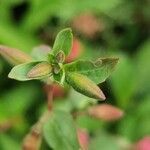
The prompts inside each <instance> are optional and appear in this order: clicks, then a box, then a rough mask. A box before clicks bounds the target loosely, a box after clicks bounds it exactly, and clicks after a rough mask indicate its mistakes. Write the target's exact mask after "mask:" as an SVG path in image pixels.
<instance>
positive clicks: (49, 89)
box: [22, 84, 53, 150]
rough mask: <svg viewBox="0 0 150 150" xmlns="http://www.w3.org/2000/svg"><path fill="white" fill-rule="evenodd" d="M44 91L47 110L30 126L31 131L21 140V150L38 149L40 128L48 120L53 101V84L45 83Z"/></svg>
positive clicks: (40, 136)
mask: <svg viewBox="0 0 150 150" xmlns="http://www.w3.org/2000/svg"><path fill="white" fill-rule="evenodd" d="M46 93H47V100H48V111H46V112H45V113H44V114H43V115H42V116H41V118H40V119H39V121H38V122H37V123H36V124H35V125H34V126H33V127H32V128H31V131H30V132H29V133H28V134H27V135H26V137H25V139H24V141H23V148H22V149H23V150H39V148H40V145H41V141H42V129H43V126H44V124H45V122H46V121H47V120H48V118H49V116H50V113H51V110H52V107H53V105H52V103H53V86H52V85H51V84H47V85H46Z"/></svg>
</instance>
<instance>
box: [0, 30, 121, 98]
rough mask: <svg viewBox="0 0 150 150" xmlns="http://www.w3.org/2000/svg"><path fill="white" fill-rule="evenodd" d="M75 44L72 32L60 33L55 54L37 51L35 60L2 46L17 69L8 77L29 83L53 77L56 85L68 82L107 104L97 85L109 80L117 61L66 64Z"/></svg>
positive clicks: (3, 53) (4, 53)
mask: <svg viewBox="0 0 150 150" xmlns="http://www.w3.org/2000/svg"><path fill="white" fill-rule="evenodd" d="M72 41H73V36H72V31H71V29H70V28H67V29H64V30H62V31H60V32H59V33H58V35H57V37H56V39H55V42H54V45H53V48H52V50H51V51H50V48H47V50H48V51H47V52H46V53H45V51H43V52H42V50H43V49H42V48H37V51H36V53H35V52H34V56H33V58H32V57H30V56H28V55H27V54H25V53H23V52H21V51H19V50H17V49H12V48H8V47H6V46H0V54H1V55H2V56H3V57H4V58H5V59H7V60H8V61H9V62H11V63H12V64H15V65H16V66H15V67H14V68H13V69H12V70H11V72H10V73H9V77H10V78H13V79H16V80H19V81H26V80H33V79H40V80H41V79H47V78H49V77H53V79H54V81H57V82H59V83H60V84H62V85H64V84H65V82H67V83H68V84H69V85H71V86H72V87H73V88H74V89H75V90H76V91H78V92H80V93H82V94H84V95H86V96H88V97H91V98H95V99H100V100H105V95H104V94H103V92H102V91H101V89H100V88H99V87H98V86H97V84H98V83H102V82H104V81H105V80H106V78H108V76H109V75H110V74H111V72H112V71H113V70H114V68H115V66H116V64H117V62H118V58H99V59H97V60H96V61H95V62H92V61H87V60H79V61H75V62H72V63H68V64H64V61H65V57H66V56H67V55H69V53H70V50H71V48H72ZM39 54H40V55H39ZM34 59H36V60H37V61H35V60H34ZM18 64H19V65H18Z"/></svg>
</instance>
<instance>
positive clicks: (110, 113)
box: [88, 104, 123, 121]
mask: <svg viewBox="0 0 150 150" xmlns="http://www.w3.org/2000/svg"><path fill="white" fill-rule="evenodd" d="M88 112H89V115H91V116H93V117H95V118H98V119H102V120H104V121H114V120H117V119H119V118H121V117H122V116H123V111H122V110H121V109H119V108H117V107H114V106H112V105H109V104H101V105H97V106H92V107H91V108H89V110H88Z"/></svg>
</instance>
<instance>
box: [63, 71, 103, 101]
mask: <svg viewBox="0 0 150 150" xmlns="http://www.w3.org/2000/svg"><path fill="white" fill-rule="evenodd" d="M66 81H67V83H68V84H69V85H71V86H72V87H73V88H74V89H75V90H76V91H78V92H79V93H82V94H84V95H86V96H88V97H90V98H95V99H99V100H105V95H104V94H103V92H102V91H101V89H100V88H99V87H98V86H97V85H96V84H95V83H94V82H93V81H92V80H90V79H89V78H87V77H86V76H84V75H82V74H79V73H67V74H66Z"/></svg>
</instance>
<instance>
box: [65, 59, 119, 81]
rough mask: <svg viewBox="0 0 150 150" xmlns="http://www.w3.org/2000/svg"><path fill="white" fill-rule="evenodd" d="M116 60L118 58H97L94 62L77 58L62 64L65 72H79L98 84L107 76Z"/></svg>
mask: <svg viewBox="0 0 150 150" xmlns="http://www.w3.org/2000/svg"><path fill="white" fill-rule="evenodd" d="M117 62H118V58H99V59H97V60H96V61H95V62H92V61H84V60H79V61H76V62H72V63H69V64H66V65H64V68H65V71H66V72H77V73H81V74H83V75H85V76H87V77H88V78H89V79H91V80H92V81H94V82H95V83H96V84H98V83H102V82H104V81H105V80H106V79H107V78H108V77H109V75H110V74H111V73H112V71H113V70H114V68H115V66H116V64H117Z"/></svg>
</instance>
